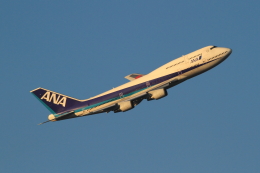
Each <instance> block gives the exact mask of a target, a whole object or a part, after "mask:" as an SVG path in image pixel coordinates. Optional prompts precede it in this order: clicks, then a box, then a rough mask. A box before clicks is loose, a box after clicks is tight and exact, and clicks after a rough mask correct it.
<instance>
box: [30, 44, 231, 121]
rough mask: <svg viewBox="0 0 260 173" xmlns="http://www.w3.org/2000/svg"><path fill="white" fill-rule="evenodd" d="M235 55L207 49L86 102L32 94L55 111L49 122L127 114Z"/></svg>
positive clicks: (47, 93)
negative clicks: (140, 104)
mask: <svg viewBox="0 0 260 173" xmlns="http://www.w3.org/2000/svg"><path fill="white" fill-rule="evenodd" d="M231 52H232V50H231V49H229V48H224V47H217V46H207V47H204V48H201V49H199V50H196V51H194V52H192V53H189V54H187V55H184V56H182V57H180V58H177V59H175V60H172V61H170V62H169V63H167V64H165V65H163V66H161V67H159V68H157V69H155V70H154V71H152V72H150V73H149V74H146V75H144V74H138V73H133V74H130V75H128V76H126V77H125V78H126V79H128V80H130V81H129V82H128V83H125V84H123V85H121V86H118V87H116V88H113V89H111V90H109V91H107V92H104V93H102V94H99V95H97V96H95V97H91V98H89V99H86V100H78V99H75V98H72V97H69V96H66V95H63V94H59V93H56V92H53V91H50V90H47V89H44V88H37V89H35V90H32V91H31V93H32V94H33V95H34V96H35V97H36V98H37V99H38V100H39V101H40V102H41V103H42V104H43V105H44V106H45V107H46V108H47V109H49V111H51V113H52V114H50V115H49V116H48V119H49V120H48V121H46V122H49V121H59V120H65V119H69V118H76V117H82V116H87V115H93V114H98V113H104V112H106V113H108V112H110V111H113V112H115V113H116V112H125V111H128V110H130V109H133V108H134V107H135V106H136V105H138V104H139V103H140V102H141V101H142V100H144V99H146V100H148V101H149V100H158V99H160V98H163V97H165V96H167V90H168V89H169V88H171V87H173V86H175V85H178V84H180V83H181V82H183V81H185V80H187V79H190V78H192V77H194V76H197V75H199V74H201V73H203V72H205V71H207V70H209V69H211V68H213V67H215V66H217V65H218V64H220V63H221V62H222V61H224V60H225V59H226V58H227V57H228V56H229V55H230V54H231ZM46 122H43V123H46ZM43 123H41V124H43Z"/></svg>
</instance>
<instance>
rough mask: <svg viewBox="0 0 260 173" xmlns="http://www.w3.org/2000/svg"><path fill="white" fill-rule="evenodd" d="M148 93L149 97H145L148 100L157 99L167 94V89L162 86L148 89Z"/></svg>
mask: <svg viewBox="0 0 260 173" xmlns="http://www.w3.org/2000/svg"><path fill="white" fill-rule="evenodd" d="M148 94H149V97H148V98H147V100H148V101H150V100H158V99H160V98H163V97H165V96H167V95H168V93H167V90H166V89H164V88H162V89H157V90H153V91H149V92H148Z"/></svg>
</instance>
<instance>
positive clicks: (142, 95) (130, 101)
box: [84, 79, 178, 116]
mask: <svg viewBox="0 0 260 173" xmlns="http://www.w3.org/2000/svg"><path fill="white" fill-rule="evenodd" d="M177 82H178V79H174V80H168V81H165V82H163V83H160V84H158V85H155V86H152V87H149V88H147V89H145V90H143V91H141V92H139V93H137V94H134V95H132V96H129V97H125V98H122V99H120V100H117V101H115V102H112V103H107V104H103V105H100V106H98V107H96V108H94V109H92V110H85V111H87V112H84V116H86V115H93V114H98V113H103V112H107V113H108V112H110V111H114V112H115V113H116V112H125V111H127V110H130V109H132V108H134V107H135V106H136V105H138V104H139V103H140V102H141V101H142V100H143V99H147V100H148V99H149V96H150V92H151V91H154V90H159V89H166V88H167V87H168V86H170V84H174V83H177ZM122 105H123V107H125V108H126V109H123V110H120V107H122ZM127 106H128V107H127ZM131 106H132V107H131Z"/></svg>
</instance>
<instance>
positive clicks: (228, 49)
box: [226, 48, 232, 56]
mask: <svg viewBox="0 0 260 173" xmlns="http://www.w3.org/2000/svg"><path fill="white" fill-rule="evenodd" d="M226 49H227V54H228V56H229V55H230V54H231V53H232V49H230V48H226Z"/></svg>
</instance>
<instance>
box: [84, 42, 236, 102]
mask: <svg viewBox="0 0 260 173" xmlns="http://www.w3.org/2000/svg"><path fill="white" fill-rule="evenodd" d="M212 47H213V46H207V47H204V48H201V49H199V50H196V51H194V52H191V53H189V54H187V55H184V56H182V57H179V58H177V59H174V60H172V61H170V62H169V63H167V64H165V65H163V66H161V67H159V68H157V69H155V70H154V71H152V72H150V73H149V74H147V75H145V76H143V77H141V78H138V79H136V80H133V81H130V82H128V83H125V84H123V85H120V86H118V87H116V88H113V89H111V90H109V91H106V92H104V93H101V94H99V95H97V96H95V97H92V98H90V99H93V98H96V97H100V96H103V95H106V94H109V93H112V92H115V91H118V90H122V89H124V88H128V87H130V86H133V85H137V84H140V83H143V82H147V81H150V80H152V79H156V78H160V77H162V76H165V75H169V74H172V73H175V72H178V73H179V75H178V76H177V77H175V78H178V80H181V81H184V80H186V79H189V78H191V77H194V76H196V75H198V74H201V73H203V72H205V71H207V70H209V69H211V68H213V67H215V66H216V65H218V64H219V63H221V62H222V61H224V60H225V59H226V58H227V57H228V56H229V55H230V54H231V52H232V50H231V49H229V48H224V47H215V48H213V49H212V50H211V49H210V48H212ZM189 68H192V70H189V71H187V72H185V70H186V69H189ZM173 80H174V79H173ZM87 100H89V99H87Z"/></svg>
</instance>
